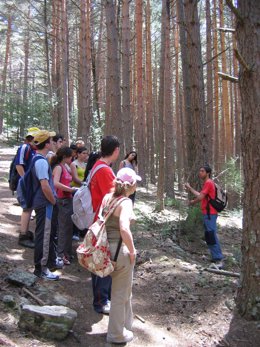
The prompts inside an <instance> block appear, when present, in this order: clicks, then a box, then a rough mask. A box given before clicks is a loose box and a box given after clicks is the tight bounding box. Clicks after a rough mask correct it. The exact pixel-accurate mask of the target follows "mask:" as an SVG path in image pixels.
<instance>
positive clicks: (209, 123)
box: [206, 0, 213, 164]
mask: <svg viewBox="0 0 260 347" xmlns="http://www.w3.org/2000/svg"><path fill="white" fill-rule="evenodd" d="M206 32H207V42H206V49H207V52H206V56H207V102H206V129H207V138H208V161H209V163H211V164H213V154H212V153H213V78H212V74H213V62H212V24H211V8H210V0H206Z"/></svg>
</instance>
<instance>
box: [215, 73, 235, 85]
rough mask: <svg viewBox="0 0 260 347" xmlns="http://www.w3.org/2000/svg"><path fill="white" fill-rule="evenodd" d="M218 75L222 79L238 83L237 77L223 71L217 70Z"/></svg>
mask: <svg viewBox="0 0 260 347" xmlns="http://www.w3.org/2000/svg"><path fill="white" fill-rule="evenodd" d="M218 75H219V77H221V78H223V80H228V81H230V82H235V83H238V77H235V76H231V75H228V74H226V73H223V72H218Z"/></svg>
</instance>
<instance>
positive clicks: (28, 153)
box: [15, 127, 40, 248]
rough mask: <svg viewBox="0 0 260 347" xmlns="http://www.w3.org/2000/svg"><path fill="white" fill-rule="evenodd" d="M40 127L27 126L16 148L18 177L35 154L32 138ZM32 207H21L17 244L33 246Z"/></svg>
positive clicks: (22, 174) (22, 173) (25, 169)
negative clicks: (22, 141)
mask: <svg viewBox="0 0 260 347" xmlns="http://www.w3.org/2000/svg"><path fill="white" fill-rule="evenodd" d="M39 130H40V129H39V128H36V127H33V128H29V129H28V131H27V135H26V137H25V141H24V144H22V145H21V146H20V147H19V148H18V150H17V155H16V158H15V167H16V170H17V172H18V174H19V176H20V177H23V176H24V174H25V172H26V171H27V170H28V168H29V166H30V164H31V160H32V158H33V156H34V155H35V148H34V146H33V143H32V141H33V138H34V135H35V133H36V132H38V131H39ZM31 213H32V209H23V211H22V214H21V230H20V234H19V239H18V244H19V245H20V246H23V247H28V248H34V242H33V239H34V235H33V232H32V231H30V230H29V223H30V218H31Z"/></svg>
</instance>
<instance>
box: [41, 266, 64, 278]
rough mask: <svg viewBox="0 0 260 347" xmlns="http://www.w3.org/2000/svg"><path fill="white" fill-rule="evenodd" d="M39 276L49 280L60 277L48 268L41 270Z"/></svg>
mask: <svg viewBox="0 0 260 347" xmlns="http://www.w3.org/2000/svg"><path fill="white" fill-rule="evenodd" d="M41 278H44V279H46V280H51V281H58V280H59V279H60V277H59V276H58V275H55V274H54V273H53V272H51V271H50V270H49V269H48V268H47V269H45V270H44V271H42V273H41Z"/></svg>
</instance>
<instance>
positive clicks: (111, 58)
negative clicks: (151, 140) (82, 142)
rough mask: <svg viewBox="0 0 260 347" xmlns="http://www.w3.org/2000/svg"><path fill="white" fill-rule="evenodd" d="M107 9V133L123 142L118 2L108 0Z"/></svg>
mask: <svg viewBox="0 0 260 347" xmlns="http://www.w3.org/2000/svg"><path fill="white" fill-rule="evenodd" d="M105 11H106V27H107V80H106V84H107V87H106V89H107V95H106V98H107V100H106V102H107V106H106V125H105V135H115V136H117V137H118V138H119V140H120V142H122V134H123V132H122V114H121V94H120V68H119V59H118V29H117V25H116V17H115V14H116V3H115V1H114V0H106V5H105Z"/></svg>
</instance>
